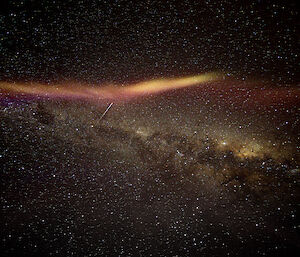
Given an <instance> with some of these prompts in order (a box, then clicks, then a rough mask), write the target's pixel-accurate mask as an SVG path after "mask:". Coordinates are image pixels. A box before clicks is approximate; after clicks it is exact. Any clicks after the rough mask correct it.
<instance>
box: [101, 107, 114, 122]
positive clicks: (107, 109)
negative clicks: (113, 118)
mask: <svg viewBox="0 0 300 257" xmlns="http://www.w3.org/2000/svg"><path fill="white" fill-rule="evenodd" d="M113 104H114V103H110V105H109V106H108V107H107V108H106V110H105V111H104V113H103V114H102V115H101V117H100V119H99V121H100V120H102V119H103V117H104V116H105V114H106V113H107V112H108V111H109V109H110V108H111V106H112V105H113Z"/></svg>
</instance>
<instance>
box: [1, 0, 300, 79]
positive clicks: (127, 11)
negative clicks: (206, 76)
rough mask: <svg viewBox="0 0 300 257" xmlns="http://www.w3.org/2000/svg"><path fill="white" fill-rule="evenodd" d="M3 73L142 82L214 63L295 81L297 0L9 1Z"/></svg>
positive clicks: (4, 75)
mask: <svg viewBox="0 0 300 257" xmlns="http://www.w3.org/2000/svg"><path fill="white" fill-rule="evenodd" d="M7 2H8V3H7V4H6V6H5V7H3V8H2V11H1V16H0V60H1V63H0V64H1V66H0V76H1V77H0V78H1V79H2V80H42V81H49V82H51V81H60V80H70V79H71V80H74V79H75V80H81V81H82V80H84V81H90V82H104V81H106V82H107V81H118V82H124V81H131V80H134V81H135V80H143V79H147V78H153V77H162V76H181V75H185V74H198V73H201V72H205V71H215V70H221V71H225V72H228V73H230V74H233V75H236V76H239V77H251V78H253V77H255V78H260V79H261V78H263V79H272V80H273V81H275V82H279V83H295V82H298V79H299V75H298V74H297V70H298V63H299V58H298V55H299V44H298V41H299V37H298V34H299V33H298V31H299V30H298V28H299V17H298V9H297V7H296V2H297V1H263V0H262V1H186V0H182V1H95V0H93V1H70V0H66V1H53V0H52V1H50V0H45V1H34V0H27V1H26V0H25V1H7Z"/></svg>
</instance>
